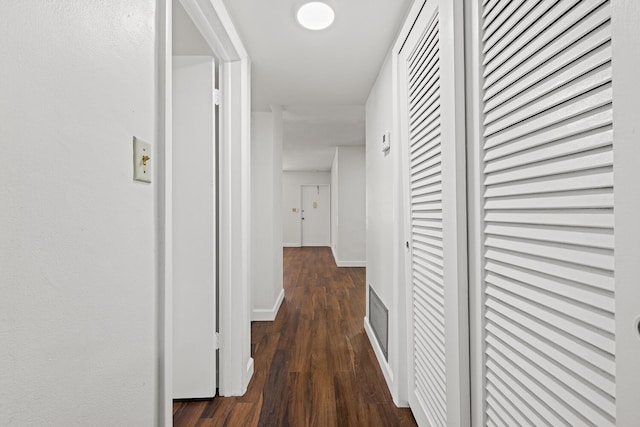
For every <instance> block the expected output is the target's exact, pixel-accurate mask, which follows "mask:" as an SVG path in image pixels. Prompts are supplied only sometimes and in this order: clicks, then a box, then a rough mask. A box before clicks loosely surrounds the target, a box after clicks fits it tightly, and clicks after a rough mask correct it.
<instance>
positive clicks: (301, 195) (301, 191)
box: [300, 184, 331, 247]
mask: <svg viewBox="0 0 640 427" xmlns="http://www.w3.org/2000/svg"><path fill="white" fill-rule="evenodd" d="M304 187H327V188H328V189H329V246H331V185H330V184H300V247H303V246H304V240H303V237H304V231H303V226H304V223H303V222H302V210H303V205H302V203H303V200H304V197H303V189H304Z"/></svg>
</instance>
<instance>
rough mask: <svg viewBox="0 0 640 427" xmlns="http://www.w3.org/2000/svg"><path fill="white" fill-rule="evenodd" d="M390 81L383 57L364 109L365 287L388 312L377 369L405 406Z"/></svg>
mask: <svg viewBox="0 0 640 427" xmlns="http://www.w3.org/2000/svg"><path fill="white" fill-rule="evenodd" d="M392 79H393V73H392V62H391V55H388V56H387V59H386V61H385V62H384V64H383V66H382V68H381V69H380V74H379V75H378V79H377V80H376V83H375V85H374V86H373V88H372V90H371V93H370V94H369V98H368V100H367V104H366V117H367V143H366V147H367V153H366V171H367V172H366V181H367V231H366V234H367V243H366V246H367V285H368V286H371V287H372V288H373V290H374V291H375V292H376V294H378V296H379V297H380V299H381V300H382V302H383V303H384V305H385V306H386V307H387V308H388V310H389V348H388V361H384V362H381V367H382V369H383V372H384V373H385V378H386V379H387V383H388V385H389V389H390V390H391V394H392V396H393V399H394V401H395V402H396V404H400V405H404V406H406V405H407V390H406V383H407V378H406V376H407V372H406V369H407V368H406V365H407V360H406V348H407V347H406V346H407V344H406V317H405V312H406V310H405V307H406V300H405V289H404V288H405V287H404V280H405V276H404V265H405V264H404V263H405V249H404V241H403V237H402V236H403V235H404V230H403V227H404V225H403V224H404V219H403V216H402V212H403V208H402V205H403V203H404V200H403V197H402V179H403V178H402V176H401V167H400V164H401V159H400V147H399V145H400V141H399V137H398V135H396V134H393V133H392V134H391V150H390V151H389V154H387V155H384V154H383V153H382V135H383V134H384V133H385V132H387V131H392V129H393V117H394V116H393V113H394V112H393V98H394V95H393V80H392ZM368 309H369V307H368V306H367V316H368Z"/></svg>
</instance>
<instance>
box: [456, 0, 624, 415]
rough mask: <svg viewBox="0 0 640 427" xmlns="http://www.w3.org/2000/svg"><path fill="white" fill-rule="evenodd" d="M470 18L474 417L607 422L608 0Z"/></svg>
mask: <svg viewBox="0 0 640 427" xmlns="http://www.w3.org/2000/svg"><path fill="white" fill-rule="evenodd" d="M474 18H475V21H474V23H473V25H475V28H474V29H473V31H475V32H476V33H475V37H476V38H477V40H476V44H475V45H472V50H474V53H473V54H472V55H470V58H471V59H472V62H473V63H475V67H476V68H475V70H476V73H475V74H476V75H474V78H475V84H476V86H477V89H478V90H477V93H476V96H477V105H476V106H475V108H476V110H475V114H476V116H475V125H476V132H477V135H476V137H475V138H473V139H472V140H471V145H470V147H472V148H471V150H470V151H472V152H473V153H474V156H473V161H472V162H471V163H472V164H471V166H470V168H471V169H470V178H471V179H470V181H469V182H470V186H471V187H472V188H473V191H472V193H474V194H475V198H474V200H473V202H471V204H470V206H471V207H470V209H471V210H470V216H471V224H472V225H471V227H472V229H475V230H476V232H475V233H472V235H471V236H470V240H469V241H470V245H471V249H472V251H474V252H475V254H476V256H473V257H472V258H473V259H472V261H471V272H472V274H471V276H472V277H474V278H475V279H474V280H472V295H473V298H472V307H471V308H472V325H473V326H472V347H471V348H472V350H471V351H472V360H473V361H474V363H473V367H472V371H473V380H472V382H473V384H474V386H473V387H474V388H473V389H474V404H473V419H474V422H475V423H476V424H477V425H488V426H517V425H522V426H529V425H530V426H544V425H547V426H554V427H555V426H561V425H572V426H583V425H593V426H613V425H616V375H617V373H616V322H615V284H614V277H615V273H614V270H615V269H614V210H613V208H614V180H613V171H614V167H613V163H614V160H613V159H614V157H613V140H614V138H613V133H614V130H613V129H614V127H613V114H612V100H613V98H612V63H611V58H612V53H611V49H612V48H611V4H610V2H609V1H608V0H582V1H579V0H561V1H554V0H541V1H525V0H519V1H504V0H484V1H478V2H477V3H476V4H475V14H474Z"/></svg>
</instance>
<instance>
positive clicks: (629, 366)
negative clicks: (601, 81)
mask: <svg viewBox="0 0 640 427" xmlns="http://www.w3.org/2000/svg"><path fill="white" fill-rule="evenodd" d="M611 6H612V10H611V11H612V16H611V24H612V28H611V29H612V49H613V54H612V58H613V59H612V71H613V96H614V100H613V141H614V142H613V157H614V166H613V176H614V184H613V185H614V192H615V194H614V198H615V206H614V211H615V230H614V238H615V295H616V297H615V298H616V316H615V317H616V422H617V423H618V425H621V426H627V425H637V423H638V419H640V409H638V402H640V386H639V384H640V369H638V360H640V325H639V322H640V283H639V278H640V263H639V262H638V252H639V247H640V244H639V243H638V242H640V227H638V211H639V210H640V179H639V177H638V162H640V144H638V139H639V135H640V133H639V127H638V111H640V86H639V85H638V81H637V80H638V79H637V75H638V71H637V70H638V65H640V62H639V61H638V56H637V55H636V53H637V52H638V50H639V49H640V32H639V30H638V22H640V8H638V4H637V0H618V1H612V2H611ZM618 373H619V374H618Z"/></svg>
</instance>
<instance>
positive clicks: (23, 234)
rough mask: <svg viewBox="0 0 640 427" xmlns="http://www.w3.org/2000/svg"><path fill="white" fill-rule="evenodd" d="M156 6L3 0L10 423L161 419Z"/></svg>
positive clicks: (2, 231) (2, 390)
mask: <svg viewBox="0 0 640 427" xmlns="http://www.w3.org/2000/svg"><path fill="white" fill-rule="evenodd" d="M155 5H156V2H155V1H151V0H140V1H136V2H131V1H127V0H112V1H109V2H103V1H98V0H85V1H77V0H58V1H55V2H19V1H8V2H3V3H2V12H1V13H0V38H1V39H2V40H3V42H2V43H1V44H0V57H1V58H2V78H0V99H2V101H1V102H0V122H1V123H2V125H1V126H0V201H1V202H0V204H1V206H2V207H1V209H0V291H1V295H2V297H1V298H0V343H2V344H1V345H0V384H2V385H1V386H0V425H12V426H13V425H16V426H23V425H25V426H26V425H64V426H87V425H92V426H100V425H104V426H113V425H129V426H153V425H156V424H157V416H156V414H157V402H156V399H157V388H158V383H157V376H158V375H157V364H158V360H157V359H158V355H157V329H158V328H157V326H158V325H157V313H156V306H157V289H156V288H155V284H154V282H155V281H154V279H155V277H154V272H155V258H154V252H155V248H156V246H155V238H156V236H155V226H156V225H155V212H154V192H155V190H154V186H155V183H154V184H142V183H137V182H133V180H132V175H133V172H132V137H133V136H134V135H136V136H138V137H140V138H142V139H145V140H147V141H149V142H151V143H152V154H151V158H152V160H151V161H152V162H153V159H154V154H153V153H154V151H153V150H154V149H155V144H154V134H155V124H156V123H155V84H156V83H155V54H156V49H155V35H156V28H155V23H156V16H155ZM152 164H153V163H152Z"/></svg>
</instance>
